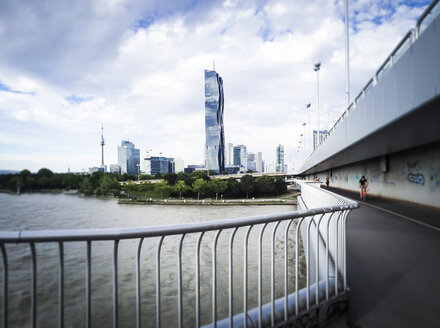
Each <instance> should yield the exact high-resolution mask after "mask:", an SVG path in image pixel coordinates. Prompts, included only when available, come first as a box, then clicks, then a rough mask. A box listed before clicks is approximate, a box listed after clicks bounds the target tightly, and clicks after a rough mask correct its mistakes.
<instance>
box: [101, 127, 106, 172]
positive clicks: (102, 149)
mask: <svg viewBox="0 0 440 328" xmlns="http://www.w3.org/2000/svg"><path fill="white" fill-rule="evenodd" d="M104 145H105V142H104V125H103V124H102V123H101V167H102V168H104Z"/></svg>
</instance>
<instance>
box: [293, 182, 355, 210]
mask: <svg viewBox="0 0 440 328" xmlns="http://www.w3.org/2000/svg"><path fill="white" fill-rule="evenodd" d="M294 180H295V182H296V183H298V184H301V183H306V184H307V185H309V186H312V187H314V188H316V189H318V190H319V191H321V192H324V193H327V194H328V195H330V196H332V197H337V198H339V199H340V200H343V201H345V202H346V203H347V204H345V206H349V207H350V209H354V208H358V207H359V203H358V202H356V201H354V200H352V199H350V198H347V197H344V196H341V195H336V194H334V193H332V192H330V191H329V190H327V189H323V188H321V187H320V186H321V184H322V183H323V182H322V181H307V180H299V179H294ZM318 184H319V187H318V186H317V185H318Z"/></svg>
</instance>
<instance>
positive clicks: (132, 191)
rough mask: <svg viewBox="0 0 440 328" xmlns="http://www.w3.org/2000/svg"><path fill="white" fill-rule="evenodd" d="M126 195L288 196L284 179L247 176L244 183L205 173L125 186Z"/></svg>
mask: <svg viewBox="0 0 440 328" xmlns="http://www.w3.org/2000/svg"><path fill="white" fill-rule="evenodd" d="M123 191H124V192H125V193H127V194H129V195H136V196H146V197H153V198H168V197H179V198H182V197H191V198H197V199H200V198H206V197H209V198H215V199H219V198H222V197H224V198H249V197H267V196H276V195H282V194H284V193H286V192H287V184H286V182H285V180H284V178H282V177H276V178H274V177H270V176H262V177H258V178H254V177H253V176H251V175H249V174H247V175H244V176H243V177H242V178H241V179H236V178H232V177H231V178H229V179H217V178H212V179H211V178H210V177H209V176H208V175H207V174H206V172H202V171H199V172H194V173H193V174H185V173H178V174H173V173H171V174H166V175H164V176H163V178H162V179H161V180H160V181H159V182H156V183H151V182H149V181H144V182H141V183H140V184H135V183H130V182H129V183H126V184H125V185H124V187H123Z"/></svg>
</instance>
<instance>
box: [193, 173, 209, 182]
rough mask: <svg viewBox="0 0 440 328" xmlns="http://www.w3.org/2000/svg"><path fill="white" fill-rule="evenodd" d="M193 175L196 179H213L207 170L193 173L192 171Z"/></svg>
mask: <svg viewBox="0 0 440 328" xmlns="http://www.w3.org/2000/svg"><path fill="white" fill-rule="evenodd" d="M191 176H192V177H193V178H194V179H196V180H197V179H203V180H205V181H209V180H211V179H210V178H209V176H208V173H207V172H206V171H194V172H193V173H191Z"/></svg>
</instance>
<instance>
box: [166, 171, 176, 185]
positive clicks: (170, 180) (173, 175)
mask: <svg viewBox="0 0 440 328" xmlns="http://www.w3.org/2000/svg"><path fill="white" fill-rule="evenodd" d="M163 179H164V180H166V181H167V182H168V184H169V185H175V184H176V179H177V174H176V173H167V174H165V175H164V176H163Z"/></svg>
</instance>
